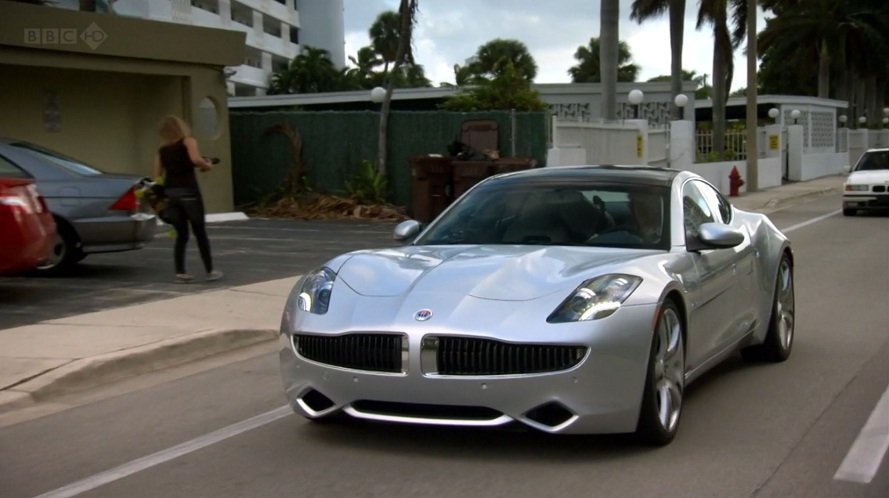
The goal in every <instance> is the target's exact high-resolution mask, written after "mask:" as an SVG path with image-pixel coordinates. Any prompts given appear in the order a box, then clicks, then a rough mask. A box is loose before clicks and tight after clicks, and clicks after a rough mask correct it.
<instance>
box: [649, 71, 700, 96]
mask: <svg viewBox="0 0 889 498" xmlns="http://www.w3.org/2000/svg"><path fill="white" fill-rule="evenodd" d="M672 78H673V77H672V76H671V75H669V74H662V75H660V76H655V77H654V78H649V80H648V82H649V83H657V82H661V83H666V82H670V81H672ZM680 79H681V81H691V82H693V83H694V84H695V85H696V86H697V90H695V99H697V100H704V99H709V98H710V94H711V92H710V84H709V83H707V75H706V74H700V75H699V74H698V73H697V72H696V71H689V70H687V69H683V70H682V76H681V78H680Z"/></svg>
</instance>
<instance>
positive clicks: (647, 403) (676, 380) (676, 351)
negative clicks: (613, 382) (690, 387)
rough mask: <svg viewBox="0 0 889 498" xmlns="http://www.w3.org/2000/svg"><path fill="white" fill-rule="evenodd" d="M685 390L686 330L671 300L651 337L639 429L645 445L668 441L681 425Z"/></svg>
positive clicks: (662, 310)
mask: <svg viewBox="0 0 889 498" xmlns="http://www.w3.org/2000/svg"><path fill="white" fill-rule="evenodd" d="M684 392H685V331H684V330H683V324H682V318H681V316H680V314H679V309H678V308H677V307H676V304H675V303H673V302H672V301H666V302H664V304H663V306H661V309H660V312H659V315H658V319H657V322H656V325H655V330H654V334H653V337H652V340H651V351H650V353H649V358H648V373H647V374H646V377H645V390H644V392H643V394H642V408H641V410H640V413H639V422H638V424H637V428H636V435H637V437H638V438H639V439H640V440H641V441H642V442H643V443H645V444H649V445H654V446H664V445H666V444H669V443H670V441H672V440H673V437H674V436H675V435H676V431H677V429H678V427H679V417H680V415H681V414H682V398H683V395H684Z"/></svg>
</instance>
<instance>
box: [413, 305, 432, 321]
mask: <svg viewBox="0 0 889 498" xmlns="http://www.w3.org/2000/svg"><path fill="white" fill-rule="evenodd" d="M430 318H432V310H430V309H427V308H423V309H421V310H420V311H417V312H416V313H414V320H416V321H418V322H425V321H426V320H428V319H430Z"/></svg>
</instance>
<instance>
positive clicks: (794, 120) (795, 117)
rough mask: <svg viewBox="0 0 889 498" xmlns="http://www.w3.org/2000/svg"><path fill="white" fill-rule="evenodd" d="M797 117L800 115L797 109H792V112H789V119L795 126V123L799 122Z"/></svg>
mask: <svg viewBox="0 0 889 498" xmlns="http://www.w3.org/2000/svg"><path fill="white" fill-rule="evenodd" d="M799 115H800V112H799V109H794V110H792V111H790V119H792V120H793V124H796V123H797V121H799Z"/></svg>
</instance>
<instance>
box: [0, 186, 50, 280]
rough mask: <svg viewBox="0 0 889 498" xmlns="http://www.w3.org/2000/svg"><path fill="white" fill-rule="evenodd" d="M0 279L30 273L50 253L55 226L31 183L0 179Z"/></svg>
mask: <svg viewBox="0 0 889 498" xmlns="http://www.w3.org/2000/svg"><path fill="white" fill-rule="evenodd" d="M0 234H3V236H2V237H0V275H11V274H15V273H21V272H25V271H28V270H32V269H34V268H36V267H38V266H40V265H41V264H43V263H45V262H46V261H47V259H48V258H49V255H50V252H51V251H52V246H53V241H54V240H55V235H56V223H55V221H53V218H52V213H51V212H50V211H49V209H48V208H47V206H46V201H45V200H44V199H43V197H42V196H41V195H40V194H38V193H37V187H35V186H34V181H33V180H30V179H27V178H2V177H0Z"/></svg>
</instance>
